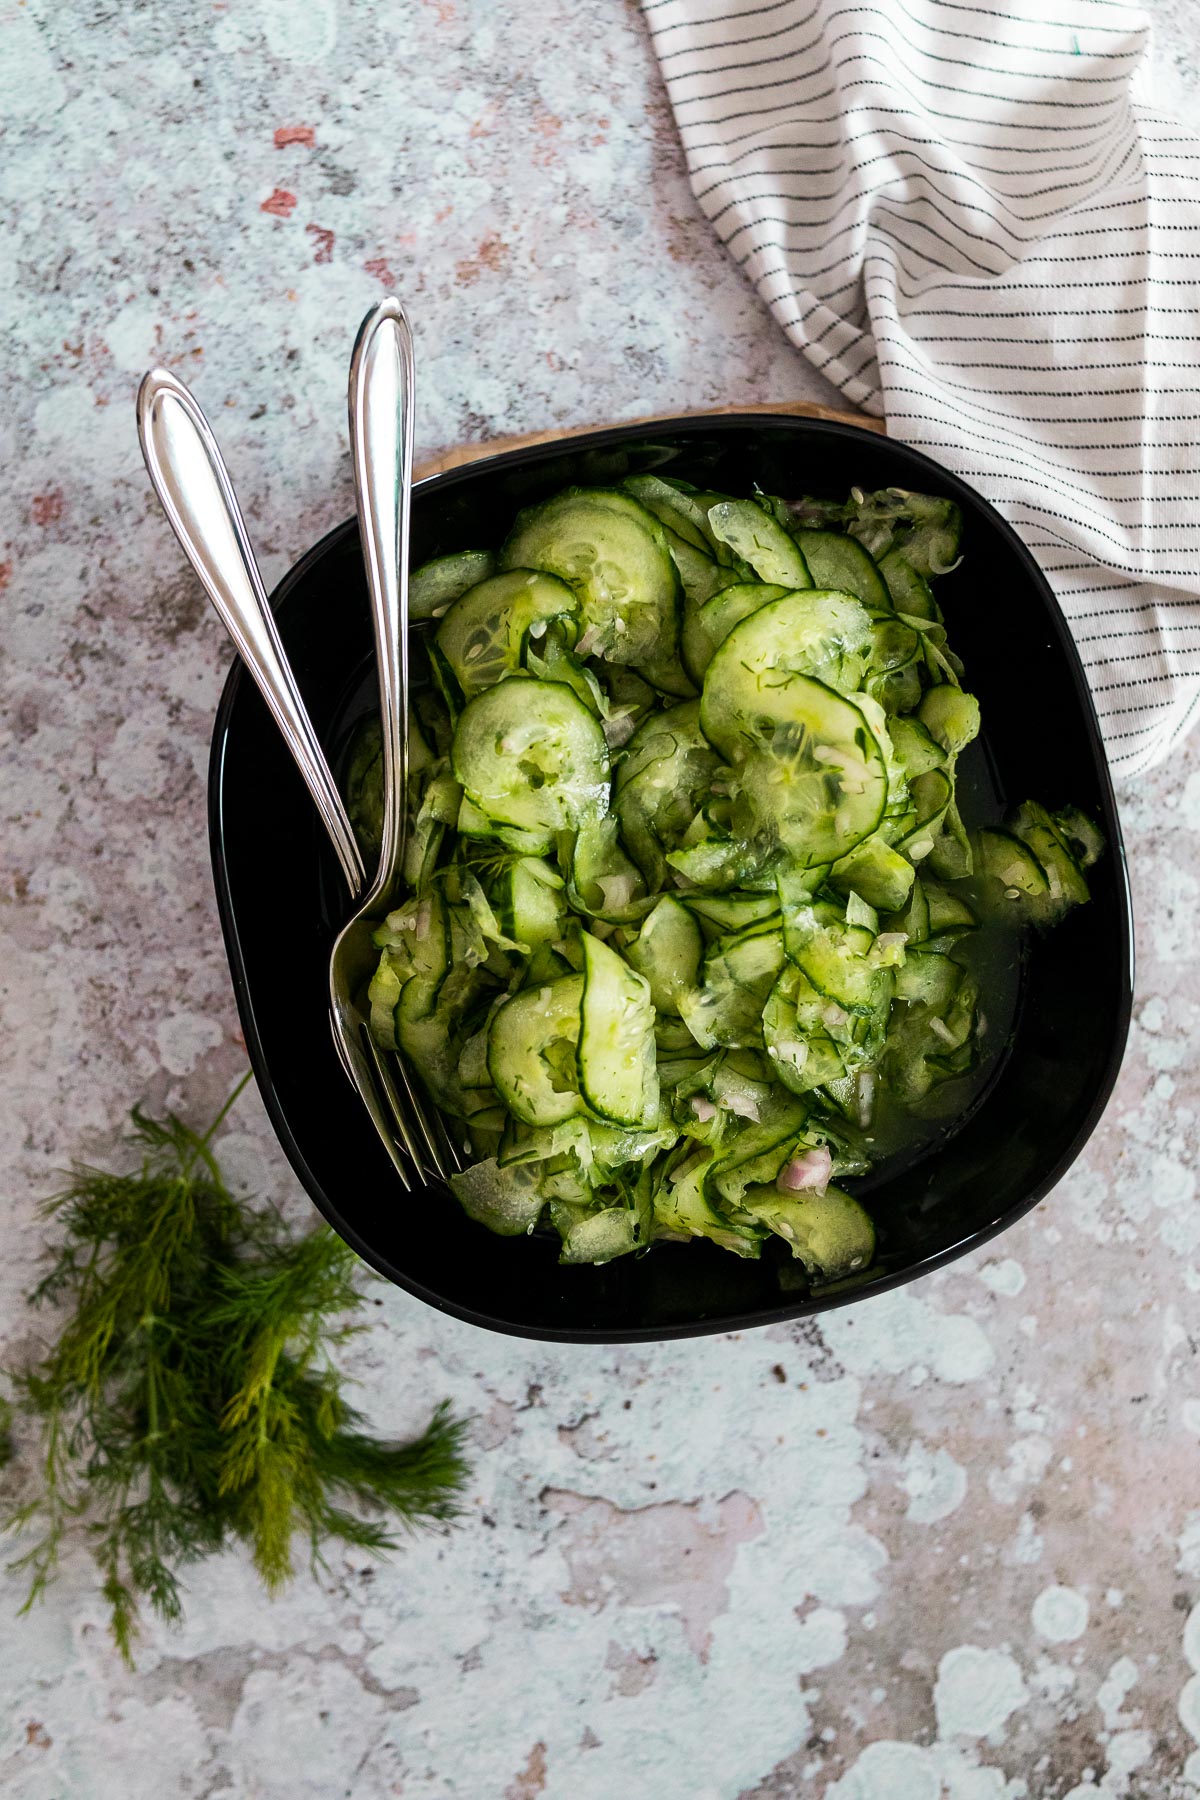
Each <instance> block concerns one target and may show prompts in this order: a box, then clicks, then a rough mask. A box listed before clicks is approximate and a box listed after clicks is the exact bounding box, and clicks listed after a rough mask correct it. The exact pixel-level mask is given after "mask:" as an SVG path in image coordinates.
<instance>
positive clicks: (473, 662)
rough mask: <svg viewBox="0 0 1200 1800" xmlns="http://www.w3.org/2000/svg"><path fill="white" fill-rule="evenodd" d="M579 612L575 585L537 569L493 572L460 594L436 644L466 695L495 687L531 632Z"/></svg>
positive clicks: (510, 668)
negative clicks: (569, 585) (504, 572)
mask: <svg viewBox="0 0 1200 1800" xmlns="http://www.w3.org/2000/svg"><path fill="white" fill-rule="evenodd" d="M578 612H579V601H578V599H577V598H576V595H575V592H574V589H572V588H569V587H568V586H567V584H566V582H564V581H558V580H556V579H555V577H554V576H553V575H543V574H542V573H541V572H540V571H539V570H535V569H512V570H510V571H509V572H508V573H507V574H504V575H493V576H492V577H491V578H490V579H489V580H487V581H481V582H480V583H479V584H478V586H476V587H473V588H468V589H467V592H466V593H465V594H462V595H460V596H459V598H458V599H457V600H456V601H455V602H454V605H453V606H452V607H451V608H450V611H449V612H448V613H447V614H446V616H445V618H444V619H443V620H442V622H441V624H440V625H439V626H438V629H437V645H438V648H439V650H440V651H441V652H442V655H443V656H444V657H445V659H446V661H447V662H448V663H449V665H450V667H451V668H452V669H453V671H454V673H455V676H456V677H457V679H458V685H459V687H460V689H461V690H462V693H463V696H464V698H465V699H468V700H469V699H471V698H472V697H473V696H474V695H475V694H481V693H482V692H483V690H484V689H485V688H489V687H493V686H494V685H495V683H496V682H497V681H500V680H502V679H503V677H504V676H505V675H511V674H513V673H515V671H516V670H517V669H519V668H520V666H521V657H522V653H523V651H524V649H525V640H526V638H527V637H528V636H529V635H530V633H534V634H537V632H538V627H539V626H540V627H541V634H542V635H544V634H545V630H546V627H547V626H548V625H549V624H550V622H551V621H552V620H556V619H564V620H569V621H571V622H572V631H571V636H572V639H573V638H574V636H575V631H574V624H573V622H574V620H575V619H576V617H577V615H578Z"/></svg>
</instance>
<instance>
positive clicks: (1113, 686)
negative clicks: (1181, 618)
mask: <svg viewBox="0 0 1200 1800" xmlns="http://www.w3.org/2000/svg"><path fill="white" fill-rule="evenodd" d="M1083 666H1084V668H1085V669H1086V668H1089V667H1090V668H1093V669H1094V668H1106V667H1109V666H1110V665H1108V664H1105V663H1100V662H1096V663H1090V664H1089V663H1084V665H1083ZM1164 681H1200V669H1171V670H1169V671H1168V672H1167V673H1165V674H1162V675H1137V676H1135V677H1134V679H1133V680H1132V681H1106V682H1105V683H1104V686H1103V687H1094V688H1093V689H1092V692H1093V694H1115V693H1121V692H1123V691H1124V689H1126V688H1136V687H1159V686H1160V685H1161V684H1162V683H1163V682H1164ZM1178 704H1179V702H1178V701H1175V700H1163V701H1162V702H1161V705H1162V706H1176V705H1178ZM1122 710H1123V711H1125V712H1154V711H1156V710H1157V709H1156V708H1155V707H1153V706H1146V707H1136V706H1127V707H1125V708H1123V709H1122ZM1110 716H1111V714H1110Z"/></svg>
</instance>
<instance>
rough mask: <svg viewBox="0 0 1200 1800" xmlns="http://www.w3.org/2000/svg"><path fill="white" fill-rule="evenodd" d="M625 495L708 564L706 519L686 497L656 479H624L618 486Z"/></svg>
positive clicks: (649, 476)
mask: <svg viewBox="0 0 1200 1800" xmlns="http://www.w3.org/2000/svg"><path fill="white" fill-rule="evenodd" d="M621 486H622V487H623V488H624V489H625V492H626V493H627V494H632V495H633V497H634V499H635V500H636V501H638V502H639V504H640V505H642V506H644V507H645V508H646V510H647V512H652V513H653V514H654V516H655V518H656V519H657V520H658V522H659V524H660V525H665V526H667V527H668V528H669V529H670V530H671V531H673V532H674V533H675V534H676V536H677V537H681V538H682V539H683V540H684V542H685V543H688V544H691V546H692V548H693V549H695V550H699V551H700V553H701V554H702V555H703V556H705V557H707V558H708V559H709V561H711V560H712V544H711V542H710V540H709V537H708V532H707V524H708V520H707V516H706V515H705V513H704V511H703V509H702V508H701V507H699V506H697V505H696V502H695V501H694V500H693V499H692V498H691V497H690V496H689V495H687V494H684V493H681V492H680V490H679V489H678V488H676V487H672V486H671V485H670V483H669V482H666V481H663V480H661V479H660V478H659V477H658V476H657V475H627V476H626V477H625V480H624V481H623V482H622V483H621Z"/></svg>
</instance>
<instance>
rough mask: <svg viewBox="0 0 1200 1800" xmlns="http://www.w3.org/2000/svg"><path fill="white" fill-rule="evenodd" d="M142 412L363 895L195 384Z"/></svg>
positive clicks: (340, 1045) (175, 513)
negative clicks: (196, 396)
mask: <svg viewBox="0 0 1200 1800" xmlns="http://www.w3.org/2000/svg"><path fill="white" fill-rule="evenodd" d="M137 417H138V436H139V438H140V441H141V446H142V455H143V456H144V458H145V461H146V468H147V470H148V471H149V475H150V480H151V482H152V483H153V486H154V490H155V493H156V494H157V495H158V498H159V500H160V502H161V504H162V508H163V511H164V512H165V513H166V516H167V519H168V521H169V523H170V525H171V528H172V530H173V531H174V533H175V535H176V537H177V538H178V539H179V542H180V544H181V545H182V547H183V550H184V553H185V554H186V556H187V558H188V561H189V562H190V563H191V565H192V567H193V569H194V570H195V571H196V574H197V575H198V576H199V578H200V580H201V582H202V584H203V586H204V589H205V591H206V592H207V594H208V597H209V599H210V600H211V601H212V603H213V606H214V608H215V609H216V612H217V614H218V616H219V617H220V619H221V622H222V624H223V625H224V626H225V629H226V630H227V631H228V633H229V635H230V637H231V638H232V639H233V643H234V645H235V647H236V649H237V651H238V654H239V655H240V656H241V658H242V660H243V662H244V663H245V665H246V668H247V669H248V670H249V672H250V675H251V677H252V678H253V680H254V681H255V683H256V684H257V686H258V689H259V691H260V693H261V694H262V696H263V698H264V700H265V701H266V703H267V706H268V707H269V708H270V711H271V714H272V716H273V718H274V719H275V722H276V724H277V725H278V726H279V728H280V731H281V732H282V733H283V737H284V741H285V743H286V744H287V747H288V749H289V750H290V751H291V754H292V759H293V761H294V762H295V764H296V767H297V768H298V769H299V771H300V774H301V775H302V776H303V778H304V781H305V784H306V785H307V787H308V790H309V793H310V794H311V795H312V798H313V800H314V802H315V804H316V807H317V811H318V813H319V815H320V818H321V821H322V823H323V824H324V826H325V829H326V831H327V832H328V834H329V838H330V842H331V843H332V845H333V848H334V851H335V853H336V855H337V859H338V863H339V865H340V867H341V870H342V874H343V875H344V877H345V879H346V885H347V887H348V888H349V890H350V895H351V899H352V900H353V899H357V898H358V896H359V895H360V894H361V893H362V892H363V890H364V889H365V888H366V885H367V880H366V871H365V869H364V868H363V862H362V857H361V856H360V854H359V850H358V845H357V843H356V841H355V838H354V833H353V830H352V828H351V825H350V821H349V818H348V817H347V814H346V809H345V807H344V805H343V804H342V798H341V795H340V794H339V793H338V790H337V785H336V783H335V781H334V779H333V775H332V773H331V772H330V768H329V765H328V763H327V762H326V760H325V756H324V753H323V751H322V749H321V746H320V743H319V741H318V739H317V735H316V732H315V731H314V730H313V726H312V722H311V720H310V719H309V717H308V713H307V711H306V709H305V706H304V702H303V700H302V699H301V697H300V691H299V689H298V687H297V686H296V681H295V677H294V675H293V674H292V671H291V668H290V666H289V664H288V661H287V657H286V655H285V653H284V649H283V645H282V643H281V642H280V639H279V633H278V630H277V628H276V625H275V620H274V617H273V615H272V613H271V609H270V606H269V605H268V603H267V596H266V590H265V589H264V587H263V583H262V577H261V576H260V574H259V572H258V566H257V564H256V562H255V560H254V552H253V550H252V549H251V546H250V539H249V536H248V534H247V531H246V525H245V521H244V519H243V518H242V513H241V508H240V507H239V506H238V503H237V497H236V495H235V493H234V490H233V483H232V482H231V481H230V478H229V472H228V470H227V469H226V467H225V463H224V461H223V459H222V456H221V452H220V450H219V448H218V446H217V441H216V438H215V436H214V435H213V432H212V429H211V427H210V425H209V423H208V420H207V419H206V418H205V416H204V413H203V411H202V410H201V408H200V406H199V404H198V402H197V401H196V399H195V397H194V396H193V395H192V393H191V392H190V391H189V389H188V388H187V387H186V386H185V385H184V383H183V382H182V381H180V380H179V379H178V378H177V377H176V376H175V375H172V374H171V373H170V371H169V370H167V369H152V370H151V371H150V372H149V374H147V375H146V376H145V378H144V379H143V381H142V385H141V387H140V389H139V391H138V401H137ZM332 1023H333V1028H334V1041H335V1044H336V1047H337V1050H338V1054H339V1057H340V1059H341V1062H342V1066H343V1068H344V1069H345V1071H346V1074H347V1076H348V1077H349V1079H350V1080H351V1082H352V1084H353V1085H354V1087H355V1088H356V1089H357V1091H358V1092H359V1094H360V1095H361V1097H362V1100H363V1103H364V1105H365V1106H366V1109H367V1111H368V1113H369V1114H370V1117H371V1119H372V1122H373V1123H374V1125H375V1128H376V1130H377V1132H378V1133H379V1137H380V1139H381V1141H382V1143H383V1145H384V1147H385V1149H386V1150H387V1153H388V1155H389V1157H390V1158H391V1161H392V1163H393V1166H394V1167H395V1169H396V1173H397V1174H398V1176H399V1177H400V1180H401V1181H402V1182H403V1184H404V1187H405V1188H406V1190H409V1191H411V1187H412V1181H411V1173H412V1170H413V1169H416V1170H418V1171H419V1170H420V1167H421V1159H420V1157H419V1155H418V1153H417V1148H416V1140H415V1136H414V1133H413V1129H412V1127H411V1126H410V1125H409V1124H408V1121H407V1120H406V1119H405V1117H404V1116H403V1114H402V1113H401V1112H399V1111H398V1110H397V1107H396V1105H395V1104H394V1103H393V1099H392V1096H391V1095H390V1094H388V1093H387V1092H386V1091H384V1092H381V1091H380V1090H379V1089H377V1088H376V1086H375V1083H374V1080H373V1074H374V1069H373V1059H372V1058H371V1055H370V1052H369V1051H368V1050H367V1049H366V1048H365V1046H364V1043H363V1039H362V1035H361V1033H357V1034H356V1033H355V1032H353V1030H352V1029H351V1030H347V1029H345V1025H346V1021H345V1019H344V1018H343V1020H342V1021H341V1022H339V1020H338V1019H336V1018H334V1019H333V1021H332ZM397 1138H399V1143H398V1142H397ZM401 1146H403V1149H402V1148H401ZM406 1154H407V1157H408V1158H411V1163H410V1162H408V1161H406Z"/></svg>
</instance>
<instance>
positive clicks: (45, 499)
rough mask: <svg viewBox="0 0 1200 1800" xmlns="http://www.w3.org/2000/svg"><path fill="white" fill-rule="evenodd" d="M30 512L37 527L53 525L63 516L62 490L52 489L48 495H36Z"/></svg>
mask: <svg viewBox="0 0 1200 1800" xmlns="http://www.w3.org/2000/svg"><path fill="white" fill-rule="evenodd" d="M30 510H31V511H32V513H33V522H34V524H35V525H53V524H54V522H55V520H56V519H61V518H62V515H63V496H62V489H61V488H51V489H50V492H49V493H48V494H35V495H34V496H33V506H32V507H31V509H30Z"/></svg>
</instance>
